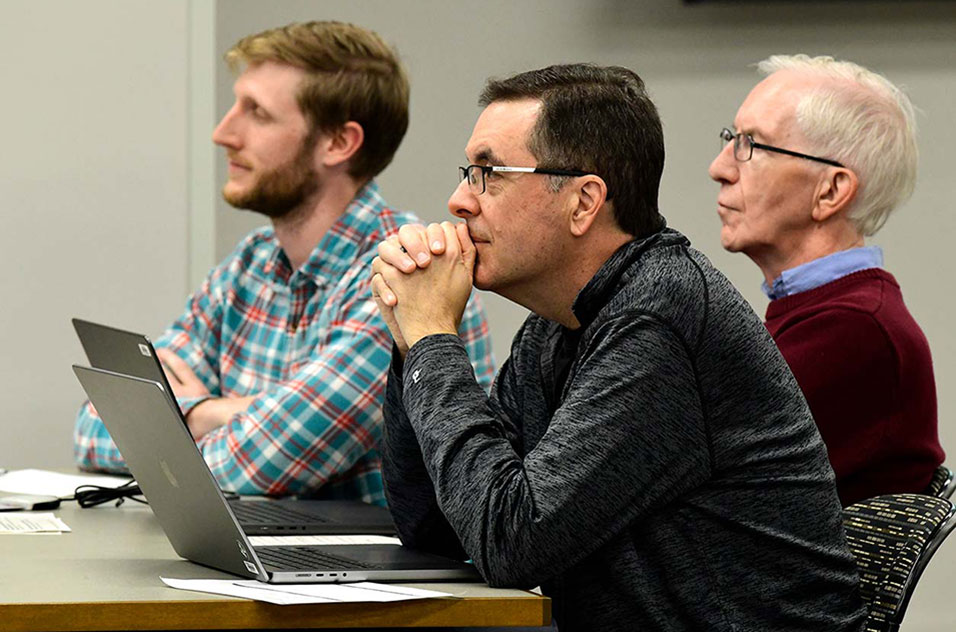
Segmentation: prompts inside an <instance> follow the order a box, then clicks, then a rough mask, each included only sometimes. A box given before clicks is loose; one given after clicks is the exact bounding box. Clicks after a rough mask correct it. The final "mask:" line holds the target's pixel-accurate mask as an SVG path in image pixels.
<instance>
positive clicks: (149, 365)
mask: <svg viewBox="0 0 956 632" xmlns="http://www.w3.org/2000/svg"><path fill="white" fill-rule="evenodd" d="M73 328H74V329H75V330H76V335H77V337H78V338H79V339H80V344H82V345H83V350H84V351H85V352H86V357H87V358H89V360H90V364H91V365H92V366H93V367H95V368H97V369H105V370H107V371H112V372H114V373H122V374H125V375H132V376H134V377H139V378H143V379H146V380H151V381H153V382H159V383H160V384H161V385H162V387H163V390H164V392H165V393H166V394H167V395H168V396H169V401H170V402H171V403H172V405H173V406H175V407H176V408H177V409H178V408H179V404H178V403H177V402H176V398H175V396H173V394H172V393H173V391H172V389H171V388H170V386H169V382H168V381H167V379H166V373H165V371H164V370H163V365H162V363H161V362H160V360H159V356H157V355H156V349H155V348H154V347H153V343H152V342H151V341H150V339H149V338H148V337H147V336H144V335H143V334H138V333H135V332H132V331H125V330H123V329H117V328H116V327H109V326H107V325H101V324H99V323H93V322H90V321H87V320H82V319H79V318H74V319H73ZM184 423H185V422H184ZM230 502H231V503H233V504H232V510H233V513H234V514H235V515H236V517H237V518H238V520H239V524H241V525H242V528H243V529H244V530H245V532H246V533H248V534H249V535H335V534H349V533H367V534H379V535H391V534H393V533H395V526H394V524H393V523H392V517H391V516H390V515H389V513H388V510H387V509H385V508H384V507H377V506H375V505H369V504H368V503H363V502H360V501H355V500H300V499H292V498H284V499H279V500H268V501H251V500H239V499H230Z"/></svg>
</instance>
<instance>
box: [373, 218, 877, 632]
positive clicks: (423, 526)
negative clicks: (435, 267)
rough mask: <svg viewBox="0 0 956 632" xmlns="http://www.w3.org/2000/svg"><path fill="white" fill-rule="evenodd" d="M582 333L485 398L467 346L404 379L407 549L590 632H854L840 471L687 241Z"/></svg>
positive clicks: (538, 323) (524, 362) (622, 278)
mask: <svg viewBox="0 0 956 632" xmlns="http://www.w3.org/2000/svg"><path fill="white" fill-rule="evenodd" d="M573 308H574V311H575V314H576V316H577V318H578V320H579V321H580V322H581V323H582V326H581V328H579V329H578V330H575V331H571V330H568V329H566V328H564V327H562V326H560V325H558V324H556V323H554V322H552V321H548V320H546V319H544V318H541V317H539V316H537V315H534V314H532V315H531V316H529V317H528V319H527V320H526V321H525V323H524V325H523V326H522V328H521V330H520V331H519V332H518V334H517V335H516V336H515V339H514V342H513V345H512V352H511V357H510V358H509V360H508V361H507V362H506V363H505V365H504V366H503V367H502V369H501V371H500V373H499V374H498V376H497V378H496V380H495V384H494V387H493V389H492V394H491V396H490V397H488V396H487V395H486V394H485V393H484V392H483V391H482V389H481V387H480V386H479V385H478V384H477V383H476V382H475V378H474V375H473V373H472V369H471V365H470V363H469V361H468V355H467V354H466V353H465V348H464V346H463V344H462V342H461V341H460V340H459V339H458V338H456V337H455V336H451V335H436V336H429V337H427V338H424V339H422V340H421V341H419V342H418V343H417V344H415V345H414V347H412V349H411V350H410V351H409V353H408V355H407V358H406V360H405V362H404V366H402V363H401V361H400V360H398V359H397V356H396V360H395V361H393V366H392V371H391V373H390V375H389V384H388V392H387V402H386V409H385V442H384V448H383V459H384V463H383V472H384V476H385V483H386V493H387V496H388V501H389V506H390V508H391V511H392V515H393V517H394V519H395V523H396V526H397V528H398V531H399V533H400V535H401V538H402V541H403V542H404V543H405V544H407V545H410V546H414V547H418V548H422V549H425V550H430V551H434V552H437V553H441V554H445V555H450V556H453V557H458V558H471V559H472V560H474V563H475V565H476V566H477V567H478V569H479V570H480V571H481V573H482V575H483V576H484V577H485V579H486V580H487V581H488V583H489V584H491V585H493V586H515V587H524V588H530V587H533V586H537V585H541V586H542V588H543V590H544V592H545V594H547V595H549V596H550V597H552V599H553V600H554V616H555V619H556V622H557V624H558V627H559V628H560V629H561V630H562V632H567V631H573V630H622V631H624V630H627V631H634V630H642V631H643V630H668V631H672V630H696V631H699V630H708V631H712V630H713V631H731V630H733V631H743V630H774V631H777V632H784V631H790V630H793V631H797V630H799V631H810V630H814V631H818V630H826V631H837V630H859V629H860V628H861V627H862V623H863V620H864V616H865V613H864V609H863V607H862V602H861V600H860V597H859V589H858V576H857V572H856V568H855V565H854V562H853V559H852V557H851V554H850V553H849V550H848V549H847V546H846V541H845V537H844V533H843V527H842V522H841V513H840V504H839V502H838V500H837V495H836V490H835V487H834V480H833V472H832V470H831V469H830V465H829V463H828V461H827V455H826V451H825V448H824V446H823V443H822V442H821V440H820V436H819V434H818V432H817V430H816V427H815V426H814V423H813V419H812V418H811V416H810V413H809V411H808V409H807V405H806V402H805V401H804V399H803V396H802V395H801V393H800V390H799V387H798V386H797V384H796V382H795V381H794V379H793V376H792V375H791V373H790V371H789V369H788V368H787V365H786V364H785V362H784V360H783V359H782V357H781V356H780V354H779V353H778V351H777V349H776V347H775V346H774V344H773V341H772V340H771V339H770V336H769V335H768V333H767V331H766V329H765V328H764V326H763V325H762V324H761V322H760V320H759V318H758V317H757V316H756V315H755V314H754V313H753V311H752V310H751V309H750V307H749V306H748V305H747V303H746V302H745V301H744V300H743V298H742V297H741V296H740V295H739V294H738V293H737V291H736V290H735V289H734V288H733V286H732V285H731V284H730V283H729V282H728V281H727V280H726V279H725V278H724V277H723V276H722V275H721V274H720V273H719V272H717V270H716V269H714V268H713V267H712V266H711V265H710V263H709V262H708V261H707V259H706V258H705V257H704V256H703V255H701V254H700V253H699V252H696V251H695V250H693V249H691V248H690V247H689V243H688V242H687V240H686V239H685V238H684V237H683V236H682V235H680V234H679V233H677V232H675V231H672V230H665V231H663V232H661V233H657V234H655V235H653V236H651V237H650V238H648V239H644V240H639V241H633V242H631V243H629V244H626V245H625V246H623V247H622V248H621V249H620V250H618V251H617V252H616V253H615V254H614V255H613V256H612V257H611V258H610V259H609V260H608V261H607V262H606V263H605V264H604V266H603V267H602V268H601V269H600V271H599V272H598V273H597V274H596V275H595V276H594V278H593V279H592V280H591V281H590V282H589V283H588V285H587V286H586V287H585V288H584V289H583V290H582V291H581V292H580V294H579V295H578V297H577V299H576V300H575V303H574V306H573Z"/></svg>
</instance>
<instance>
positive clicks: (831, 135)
mask: <svg viewBox="0 0 956 632" xmlns="http://www.w3.org/2000/svg"><path fill="white" fill-rule="evenodd" d="M757 69H758V70H759V71H760V72H761V73H763V74H765V75H771V74H773V73H775V72H778V71H781V70H789V71H794V72H798V73H801V74H804V75H810V76H814V77H819V78H820V79H823V80H824V81H822V82H821V85H820V86H819V87H817V88H816V89H815V90H813V91H812V92H811V93H809V94H807V95H806V96H804V97H803V98H802V99H801V100H800V102H799V103H798V104H797V114H796V118H797V125H798V127H799V129H800V131H801V132H803V134H804V136H806V138H807V140H808V141H809V142H810V144H811V145H812V146H811V148H810V150H811V151H812V152H813V153H815V154H816V155H819V156H825V157H827V158H830V159H833V160H837V161H839V162H841V163H843V164H844V165H846V166H847V168H848V169H851V170H852V171H853V172H854V173H856V175H857V177H858V178H859V181H860V190H859V192H858V193H857V196H856V199H855V200H854V201H853V203H852V204H851V206H850V218H851V219H852V220H853V222H854V224H855V225H856V228H857V230H859V231H860V233H861V234H862V235H865V236H870V235H873V234H875V233H876V232H877V231H878V230H879V229H880V228H881V227H882V226H883V224H884V223H886V220H887V218H888V217H889V216H890V213H892V212H893V211H894V210H895V209H896V208H897V207H898V206H899V205H900V204H902V203H903V202H905V201H906V200H907V199H909V197H910V195H912V194H913V189H914V188H915V187H916V166H917V162H918V160H919V151H918V149H917V147H916V116H915V112H914V108H913V104H912V103H911V102H910V100H909V97H907V96H906V95H905V94H904V93H903V91H902V90H900V89H899V88H897V87H896V86H895V85H893V84H892V83H890V81H889V80H888V79H886V77H883V76H882V75H879V74H877V73H875V72H872V71H870V70H867V69H866V68H864V67H862V66H859V65H857V64H854V63H852V62H849V61H837V60H835V59H833V58H832V57H809V56H807V55H773V56H771V57H769V58H767V59H765V60H763V61H762V62H760V63H758V64H757Z"/></svg>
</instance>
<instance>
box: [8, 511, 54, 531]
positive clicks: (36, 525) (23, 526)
mask: <svg viewBox="0 0 956 632" xmlns="http://www.w3.org/2000/svg"><path fill="white" fill-rule="evenodd" d="M69 530H70V527H68V526H67V525H66V523H65V522H63V521H62V520H60V519H59V518H57V517H56V516H54V515H53V514H51V513H2V514H0V534H7V533H63V532H65V531H69Z"/></svg>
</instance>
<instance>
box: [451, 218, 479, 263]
mask: <svg viewBox="0 0 956 632" xmlns="http://www.w3.org/2000/svg"><path fill="white" fill-rule="evenodd" d="M455 232H456V233H457V235H458V243H459V245H460V247H461V260H462V262H463V263H464V264H465V270H467V271H468V276H474V273H475V256H476V255H477V254H478V250H477V249H476V248H475V244H474V242H473V241H471V235H469V234H468V224H465V223H464V222H462V223H460V224H455Z"/></svg>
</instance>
